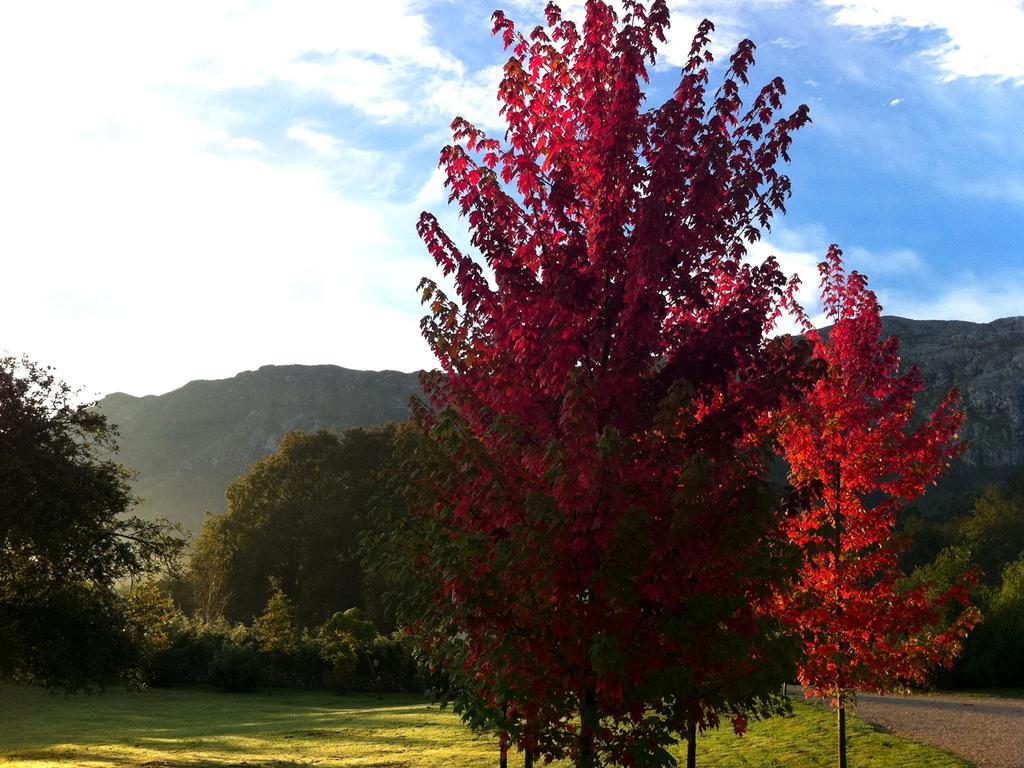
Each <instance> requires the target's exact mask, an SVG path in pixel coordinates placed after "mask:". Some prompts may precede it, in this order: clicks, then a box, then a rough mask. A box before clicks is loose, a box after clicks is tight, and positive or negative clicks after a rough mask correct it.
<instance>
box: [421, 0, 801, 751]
mask: <svg viewBox="0 0 1024 768" xmlns="http://www.w3.org/2000/svg"><path fill="white" fill-rule="evenodd" d="M620 5H621V7H623V8H624V9H625V13H624V15H623V16H622V17H621V18H618V17H617V15H616V12H615V11H614V10H613V7H612V6H611V5H610V4H609V3H606V2H602V1H601V0H589V2H587V4H586V19H585V22H584V23H583V25H582V27H577V26H576V25H575V24H574V23H572V22H571V21H568V20H566V19H564V18H563V17H562V15H561V13H560V11H559V9H558V8H557V7H556V6H554V5H549V6H548V8H547V12H546V20H547V24H546V26H542V27H537V28H535V29H533V30H532V31H530V32H529V33H528V34H526V35H524V34H522V33H520V32H518V31H517V30H516V28H515V27H514V25H513V23H512V22H511V21H510V20H509V19H508V18H507V17H506V16H505V15H503V14H502V13H500V12H498V13H496V14H495V15H494V31H495V33H496V34H498V35H500V36H501V38H502V39H503V41H504V43H505V45H506V47H507V48H509V49H510V51H511V58H510V59H509V60H508V63H507V64H506V65H505V70H504V78H503V80H502V82H501V86H500V91H499V97H500V100H501V102H502V105H503V107H502V114H503V115H504V117H505V119H506V121H507V123H508V129H507V132H506V135H505V140H504V141H500V140H498V139H495V138H491V137H489V136H487V135H485V134H484V133H483V132H482V131H480V130H478V129H477V128H475V127H474V126H472V125H470V124H469V123H468V122H466V121H465V120H463V119H461V118H458V119H456V120H455V121H454V123H453V130H454V143H453V144H452V145H451V146H448V147H446V148H445V149H444V150H443V152H442V155H441V167H442V168H443V169H444V171H445V174H446V184H447V187H448V189H449V191H450V200H451V202H453V203H454V204H455V205H456V206H458V209H459V211H460V212H461V213H462V215H463V216H464V217H465V220H466V221H467V222H468V226H469V230H470V245H471V249H470V250H464V249H462V248H460V247H458V245H457V244H456V242H455V241H454V240H453V239H452V238H450V237H449V236H448V235H447V234H446V233H445V232H444V231H443V230H442V228H441V226H440V225H439V223H438V221H437V220H436V219H435V218H434V216H432V215H430V214H428V213H424V214H423V216H422V218H421V219H420V222H419V233H420V235H421V236H422V238H423V240H424V241H425V243H426V245H427V247H428V249H429V251H430V253H431V254H432V256H433V257H434V259H435V261H436V263H437V264H438V266H439V267H440V268H441V270H442V272H443V273H444V275H445V276H447V277H448V278H450V279H451V280H453V281H454V284H455V290H456V294H455V295H453V296H449V295H447V294H446V293H445V292H444V291H443V290H442V289H441V287H439V285H438V284H437V283H435V282H434V281H431V280H424V281H423V284H422V289H423V299H424V302H425V303H426V304H427V305H428V306H429V308H430V315H429V316H428V317H427V318H425V319H424V323H423V329H424V333H425V336H426V338H427V339H428V341H429V342H430V344H431V346H432V348H433V350H434V352H435V353H436V355H437V358H438V360H439V362H440V366H441V371H440V372H437V373H435V374H434V375H430V376H427V377H426V378H425V382H424V383H425V388H426V392H427V394H428V396H429V400H430V407H429V408H424V409H422V410H421V412H420V413H419V415H418V420H419V423H420V424H421V425H422V427H423V428H424V430H425V431H426V434H427V436H428V438H429V440H428V441H427V443H425V444H422V445H420V446H419V448H418V449H417V453H418V459H417V463H416V466H417V467H418V468H417V469H416V470H415V475H414V477H415V484H416V487H417V489H418V490H417V493H418V495H416V496H414V497H413V505H412V508H413V516H412V522H410V523H409V525H408V528H407V529H406V530H407V531H409V532H412V531H414V530H415V531H417V532H418V533H417V534H416V536H414V537H412V538H414V539H416V540H417V541H419V542H420V545H419V546H418V547H416V548H414V549H415V550H416V551H414V552H413V553H412V562H413V563H414V565H415V568H416V569H417V570H418V574H419V577H420V579H419V583H420V584H422V585H425V587H426V589H427V590H428V593H427V594H426V595H423V596H422V597H423V598H424V599H423V600H422V602H421V608H420V609H419V612H418V615H417V616H416V617H415V618H417V619H418V620H417V622H416V624H415V630H416V631H418V632H419V634H420V637H421V639H422V641H423V643H424V645H425V647H426V648H427V650H428V653H429V655H430V658H431V659H432V660H433V661H434V663H435V664H436V665H437V666H438V667H439V668H440V669H441V670H443V671H445V672H446V673H447V680H448V681H449V682H451V683H452V684H453V686H454V689H453V692H452V693H453V695H454V696H455V698H456V699H457V705H458V706H459V707H460V708H461V711H462V712H463V713H464V715H465V716H466V717H467V719H469V720H470V721H471V722H474V723H476V724H479V725H483V726H491V727H495V728H497V729H499V730H502V731H505V732H508V733H509V734H510V736H511V738H512V739H513V741H514V742H515V743H517V744H518V745H519V746H520V747H523V748H526V749H528V750H530V751H531V752H535V753H538V754H541V755H544V756H549V757H559V756H564V755H568V756H570V757H571V758H572V759H574V760H575V761H576V763H577V765H580V766H587V767H588V768H589V766H594V765H596V764H598V762H599V761H600V762H601V764H609V763H622V764H634V765H638V764H645V765H661V764H665V763H667V762H668V760H669V756H668V752H667V751H666V749H665V748H666V747H667V746H668V745H669V743H670V742H671V740H672V734H678V733H680V732H684V731H685V730H686V729H687V728H688V727H689V726H690V725H692V724H697V725H699V726H700V727H705V726H707V725H709V724H712V725H713V724H716V723H717V722H718V719H719V717H720V716H732V717H733V722H734V725H735V726H736V727H737V728H739V729H742V727H743V722H744V720H743V717H744V715H745V713H747V712H748V711H749V709H750V707H751V705H753V704H754V703H756V702H757V701H759V700H760V698H761V697H762V696H764V695H767V691H768V690H769V689H770V686H769V685H768V683H767V680H766V679H765V677H764V672H765V670H767V669H769V668H770V667H771V666H772V664H773V663H776V662H778V661H779V660H780V659H779V658H778V656H777V650H776V648H775V647H774V644H775V642H776V638H777V636H778V633H777V632H773V631H771V628H770V627H769V626H768V624H767V620H766V619H765V613H766V611H765V610H764V609H765V608H766V607H767V601H768V600H769V597H770V588H771V585H772V584H773V581H774V579H775V576H776V574H777V573H778V572H779V571H780V569H781V568H782V567H783V565H784V561H785V547H783V546H781V544H782V542H780V541H779V538H778V537H777V536H775V535H774V526H773V521H774V519H775V518H774V514H775V510H776V508H777V505H776V502H777V499H776V497H775V494H774V492H773V490H772V487H771V486H770V484H769V483H768V482H766V480H765V479H764V478H765V468H766V465H767V463H768V462H769V456H770V451H769V450H768V449H769V441H768V439H767V437H766V436H765V435H764V434H763V432H762V431H761V430H760V428H759V425H760V424H761V423H763V421H764V418H765V414H766V413H767V412H769V411H771V410H773V409H777V408H778V407H780V404H781V402H782V401H783V400H785V399H786V398H788V397H793V396H795V395H796V394H797V393H798V392H799V391H800V390H801V388H802V387H804V386H806V381H805V378H806V371H807V357H808V354H807V350H806V346H801V345H800V344H797V343H793V342H792V341H791V340H789V339H785V338H777V339H776V338H771V337H770V336H769V333H768V332H769V330H770V329H771V328H772V326H773V324H774V322H775V320H776V318H777V316H778V314H779V311H780V307H781V306H782V305H783V303H784V298H785V296H786V294H787V290H788V281H787V280H786V278H785V276H784V275H783V274H782V273H781V272H780V270H779V268H778V265H777V264H776V263H775V261H774V260H771V259H769V260H767V261H766V262H764V263H763V264H760V265H755V264H751V263H750V262H749V261H748V260H747V259H746V258H745V257H746V246H747V244H748V243H749V242H750V241H752V240H754V239H756V238H757V237H759V235H760V232H761V230H762V229H764V228H766V227H768V225H769V220H770V219H771V217H772V215H773V213H774V212H775V211H777V210H780V209H782V208H783V203H784V200H785V199H786V197H787V196H788V194H789V181H788V179H787V178H786V176H785V175H783V174H781V173H780V172H779V171H778V169H777V165H778V164H779V163H780V162H781V161H783V160H787V159H788V157H787V150H788V147H789V145H790V135H791V133H792V132H793V131H794V130H796V129H797V128H799V127H800V126H802V125H803V124H804V123H806V122H807V120H808V117H807V109H806V107H803V106H801V107H800V108H799V109H798V110H797V111H796V112H795V113H793V114H792V115H789V116H784V117H781V118H780V117H778V116H777V111H778V110H779V108H780V106H781V99H782V96H783V94H784V93H785V88H784V86H783V83H782V81H781V80H780V79H774V80H772V81H771V82H770V83H769V84H768V85H767V86H765V87H764V88H763V89H761V90H760V91H757V92H754V93H753V99H752V102H751V103H750V104H747V105H744V103H743V100H742V93H743V91H744V86H745V85H746V82H747V73H748V70H749V68H750V67H751V65H752V63H753V53H754V45H753V43H751V42H750V41H743V42H742V43H740V45H739V47H738V49H737V51H736V53H735V54H734V55H733V56H732V57H731V58H730V60H729V64H728V66H727V67H726V68H725V74H724V80H723V82H722V84H721V85H720V86H719V87H718V89H717V90H716V91H713V92H711V91H709V90H708V80H709V72H708V67H709V64H710V62H711V60H712V57H711V54H710V52H709V48H708V46H709V38H708V36H709V34H710V33H711V31H712V30H713V26H712V25H711V23H710V22H707V21H705V22H703V23H702V24H701V26H700V28H699V29H698V31H697V35H696V37H695V39H694V41H693V45H692V48H691V50H690V56H689V61H688V63H687V64H686V66H685V68H684V70H683V72H682V76H681V79H680V80H679V83H678V86H677V88H676V89H675V92H674V94H673V95H672V97H671V98H670V99H669V100H668V101H666V102H665V103H664V104H661V105H660V106H656V107H654V108H647V107H646V105H645V94H644V87H645V84H646V83H647V77H648V67H649V66H651V65H652V64H653V63H654V61H655V54H656V46H657V43H658V42H661V41H664V34H665V30H666V28H667V26H668V22H669V18H668V10H667V5H666V3H665V2H664V0H653V2H650V3H648V4H644V3H640V2H633V1H632V0H625V2H622V3H620ZM410 536H412V534H411V533H410ZM759 676H760V677H759ZM769 677H770V676H769Z"/></svg>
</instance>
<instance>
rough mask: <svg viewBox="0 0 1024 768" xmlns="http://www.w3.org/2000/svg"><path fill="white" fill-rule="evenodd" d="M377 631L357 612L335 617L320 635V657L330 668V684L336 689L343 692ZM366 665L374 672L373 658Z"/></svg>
mask: <svg viewBox="0 0 1024 768" xmlns="http://www.w3.org/2000/svg"><path fill="white" fill-rule="evenodd" d="M376 639H377V630H376V628H375V627H374V626H373V622H371V621H370V620H369V619H367V618H366V616H365V614H364V613H363V612H362V611H361V610H359V609H358V608H349V609H348V610H347V611H339V612H337V613H335V614H334V615H333V616H332V617H331V618H330V619H328V620H327V623H325V624H324V626H323V628H322V629H321V631H320V640H321V643H322V646H321V647H322V655H323V658H324V660H325V661H327V663H328V664H330V665H331V674H330V676H331V682H332V684H333V685H334V686H335V687H336V688H339V689H342V688H344V686H345V684H346V683H347V682H348V679H349V678H350V677H351V676H352V673H353V672H354V671H355V668H356V664H357V663H358V661H359V657H360V655H361V654H362V655H368V652H369V650H370V648H371V647H372V644H373V641H374V640H376ZM369 661H370V663H371V665H372V666H373V667H374V672H376V665H375V664H374V658H372V655H370V658H369Z"/></svg>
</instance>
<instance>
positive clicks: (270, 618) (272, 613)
mask: <svg viewBox="0 0 1024 768" xmlns="http://www.w3.org/2000/svg"><path fill="white" fill-rule="evenodd" d="M252 629H253V632H254V633H255V635H256V637H257V639H258V640H259V642H260V650H261V651H264V652H265V653H278V654H282V655H287V654H290V653H294V651H295V649H296V647H297V646H298V642H299V635H298V632H297V631H296V629H295V607H294V606H293V605H292V602H291V600H289V599H288V596H287V595H286V594H285V593H284V592H283V591H282V590H281V588H280V587H279V586H276V585H275V586H274V588H273V592H271V593H270V598H269V599H268V600H267V605H266V607H264V609H263V613H261V614H260V615H259V616H258V617H257V618H256V621H255V622H254V623H253V625H252Z"/></svg>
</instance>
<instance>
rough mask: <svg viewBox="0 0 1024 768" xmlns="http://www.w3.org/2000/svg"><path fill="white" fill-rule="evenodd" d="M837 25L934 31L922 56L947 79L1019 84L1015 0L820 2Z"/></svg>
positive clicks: (1022, 12)
mask: <svg viewBox="0 0 1024 768" xmlns="http://www.w3.org/2000/svg"><path fill="white" fill-rule="evenodd" d="M823 2H824V4H825V5H826V6H829V7H831V8H834V9H835V22H836V23H837V24H841V25H845V26H852V27H859V28H861V29H864V30H867V31H871V32H878V31H900V30H907V29H912V30H919V31H928V32H937V33H939V34H940V35H941V36H942V37H943V38H944V40H943V42H942V43H941V44H939V45H938V46H936V47H934V48H932V49H930V50H928V51H927V55H928V57H929V58H933V59H934V60H935V61H936V62H937V63H938V65H939V67H940V69H941V70H942V72H943V73H944V75H945V77H946V78H947V79H954V78H958V77H993V78H996V79H1000V80H1014V81H1017V82H1021V83H1024V45H1022V44H1021V41H1022V40H1024V5H1021V3H1020V2H1019V0H975V2H971V3H963V2H955V1H954V0H823Z"/></svg>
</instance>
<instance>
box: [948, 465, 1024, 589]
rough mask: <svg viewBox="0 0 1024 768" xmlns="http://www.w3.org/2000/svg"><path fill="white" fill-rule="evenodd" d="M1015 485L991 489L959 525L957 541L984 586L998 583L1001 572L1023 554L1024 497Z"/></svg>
mask: <svg viewBox="0 0 1024 768" xmlns="http://www.w3.org/2000/svg"><path fill="white" fill-rule="evenodd" d="M1013 491H1014V485H1013V484H1012V483H1011V484H1008V486H1007V487H1006V488H999V487H995V486H993V487H991V488H989V489H987V490H986V491H985V492H984V493H983V494H982V495H981V497H980V498H979V499H978V500H977V501H976V502H975V503H974V509H973V510H972V511H971V513H970V514H969V515H968V516H967V517H966V518H965V519H964V520H962V521H961V522H960V523H959V537H960V539H961V540H962V541H963V543H964V544H966V545H967V546H968V547H969V548H970V550H971V558H972V560H973V561H974V562H975V563H976V564H977V565H979V566H980V567H981V569H982V571H983V574H984V579H985V581H986V583H988V584H990V585H996V584H998V583H999V579H1000V576H1001V575H1002V571H1003V569H1004V568H1005V567H1006V566H1007V565H1008V564H1010V563H1012V562H1013V561H1014V560H1016V559H1017V558H1018V557H1020V556H1021V554H1022V553H1024V495H1017V494H1015V493H1014V492H1013Z"/></svg>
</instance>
